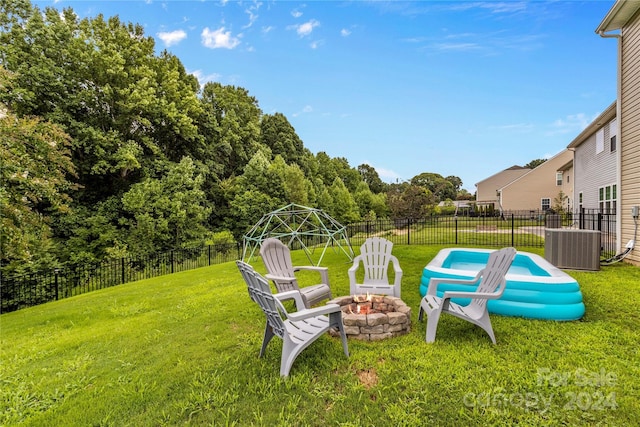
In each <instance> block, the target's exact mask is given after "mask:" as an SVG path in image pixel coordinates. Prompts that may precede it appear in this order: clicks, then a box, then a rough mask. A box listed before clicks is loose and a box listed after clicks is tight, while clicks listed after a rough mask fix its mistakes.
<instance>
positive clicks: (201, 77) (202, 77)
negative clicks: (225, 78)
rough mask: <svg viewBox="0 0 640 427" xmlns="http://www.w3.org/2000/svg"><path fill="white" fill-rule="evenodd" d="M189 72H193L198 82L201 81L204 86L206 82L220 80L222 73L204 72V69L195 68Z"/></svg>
mask: <svg viewBox="0 0 640 427" xmlns="http://www.w3.org/2000/svg"><path fill="white" fill-rule="evenodd" d="M189 73H190V74H193V75H194V76H195V78H196V79H198V83H200V86H203V85H204V84H205V83H208V82H214V81H217V80H220V77H221V76H220V74H217V73H212V74H204V73H203V72H202V70H195V71H191V72H189Z"/></svg>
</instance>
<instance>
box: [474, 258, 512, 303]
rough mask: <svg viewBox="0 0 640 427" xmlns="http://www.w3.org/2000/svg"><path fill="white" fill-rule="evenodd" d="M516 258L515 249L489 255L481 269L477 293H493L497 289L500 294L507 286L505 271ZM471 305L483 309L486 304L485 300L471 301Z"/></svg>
mask: <svg viewBox="0 0 640 427" xmlns="http://www.w3.org/2000/svg"><path fill="white" fill-rule="evenodd" d="M515 257H516V250H515V248H503V249H500V250H497V251H493V252H491V254H489V260H488V261H487V265H486V266H485V267H484V268H483V269H482V278H481V279H480V284H479V285H478V288H477V292H489V293H491V292H495V290H496V289H498V287H501V288H500V293H502V292H504V289H505V286H506V284H507V279H506V275H507V271H508V270H509V267H511V263H512V262H513V260H514V258H515ZM471 304H473V305H476V306H478V307H484V306H485V305H486V304H487V299H484V298H482V299H480V298H478V299H473V301H471Z"/></svg>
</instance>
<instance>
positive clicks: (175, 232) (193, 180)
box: [122, 157, 209, 253]
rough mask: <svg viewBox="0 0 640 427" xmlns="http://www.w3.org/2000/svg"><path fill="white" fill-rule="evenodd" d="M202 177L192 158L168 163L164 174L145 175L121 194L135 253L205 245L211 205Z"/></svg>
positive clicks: (128, 242) (129, 243)
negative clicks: (156, 175) (203, 186)
mask: <svg viewBox="0 0 640 427" xmlns="http://www.w3.org/2000/svg"><path fill="white" fill-rule="evenodd" d="M202 182H203V177H202V175H201V174H199V173H198V172H197V170H196V168H195V165H194V162H193V160H192V159H191V158H189V157H185V158H183V159H182V160H181V161H180V163H178V164H171V163H169V164H168V167H167V172H166V174H165V175H163V176H162V177H160V178H158V179H156V178H146V179H145V180H143V181H142V182H140V183H138V184H135V185H133V186H132V187H131V189H130V190H129V191H128V192H127V193H125V194H124V196H123V197H122V205H123V209H124V212H125V215H127V216H128V217H130V218H129V219H128V220H126V226H127V230H128V233H127V235H128V239H127V244H128V247H129V248H132V250H133V252H135V253H151V252H154V251H164V250H168V249H172V248H178V247H191V246H196V245H200V244H204V242H205V241H206V239H207V231H206V220H207V218H208V215H209V208H208V207H207V206H206V201H205V198H204V192H203V191H202V189H201V186H202Z"/></svg>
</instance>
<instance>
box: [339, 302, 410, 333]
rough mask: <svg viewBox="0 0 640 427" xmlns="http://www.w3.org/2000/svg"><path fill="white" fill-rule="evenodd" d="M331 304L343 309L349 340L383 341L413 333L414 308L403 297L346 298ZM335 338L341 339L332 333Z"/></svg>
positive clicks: (343, 320) (343, 318)
mask: <svg viewBox="0 0 640 427" xmlns="http://www.w3.org/2000/svg"><path fill="white" fill-rule="evenodd" d="M329 303H333V304H338V305H339V306H341V307H342V323H343V325H344V330H345V332H346V334H347V337H348V338H355V339H359V340H363V341H380V340H384V339H387V338H392V337H397V336H400V335H404V334H406V333H408V332H409V331H411V308H410V307H409V306H408V305H406V304H405V303H404V301H402V300H401V299H400V298H397V297H392V296H387V295H371V296H369V299H368V300H367V296H353V295H350V296H344V297H338V298H334V299H333V300H331V301H329ZM330 333H331V335H333V336H338V333H337V331H335V330H331V331H330Z"/></svg>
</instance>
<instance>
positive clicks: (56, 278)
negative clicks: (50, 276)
mask: <svg viewBox="0 0 640 427" xmlns="http://www.w3.org/2000/svg"><path fill="white" fill-rule="evenodd" d="M53 273H54V274H55V284H56V301H58V295H59V291H58V269H57V268H56V269H55V270H53Z"/></svg>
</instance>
